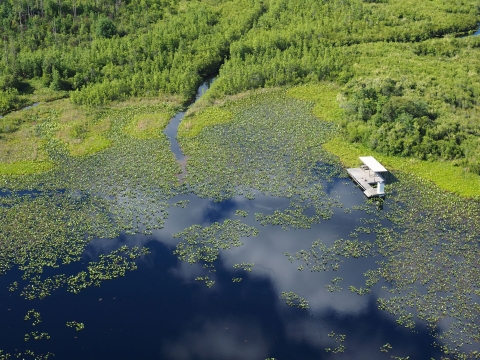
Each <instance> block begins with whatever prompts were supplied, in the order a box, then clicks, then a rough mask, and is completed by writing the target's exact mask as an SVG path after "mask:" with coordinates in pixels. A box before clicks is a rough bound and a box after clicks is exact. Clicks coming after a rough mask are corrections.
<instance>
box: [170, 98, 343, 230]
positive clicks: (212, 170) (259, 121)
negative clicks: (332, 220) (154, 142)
mask: <svg viewBox="0 0 480 360" xmlns="http://www.w3.org/2000/svg"><path fill="white" fill-rule="evenodd" d="M311 106H313V104H307V103H306V102H304V101H301V100H296V99H293V98H289V97H288V96H287V95H286V91H274V92H269V93H265V94H255V95H252V96H249V97H247V98H244V99H242V100H239V101H236V102H230V103H227V104H225V105H224V109H225V110H226V111H229V112H230V113H231V114H232V117H231V119H230V120H229V121H228V122H226V123H223V124H218V125H215V126H210V127H206V128H204V129H203V130H202V131H200V132H199V133H198V134H197V135H196V136H195V137H193V138H191V137H186V136H183V137H182V136H180V138H179V142H180V144H181V146H182V148H183V150H184V152H185V154H186V155H188V156H189V158H188V163H187V171H188V174H187V176H186V177H185V182H186V183H187V184H188V186H189V187H191V188H192V190H193V191H194V192H195V193H197V194H199V195H200V196H204V197H210V198H214V199H216V200H223V199H227V198H231V197H232V196H234V195H243V196H245V197H247V198H249V197H251V194H252V190H253V189H256V190H259V191H261V192H262V193H264V194H268V195H274V196H282V197H287V198H292V199H293V198H294V197H297V196H298V197H300V199H301V200H300V202H302V201H304V200H306V199H309V201H310V203H309V204H307V205H305V206H308V207H312V206H313V207H314V208H315V209H316V210H318V212H319V213H320V215H325V214H329V212H328V208H329V206H330V204H329V203H328V201H326V200H325V197H324V196H322V194H320V195H319V196H318V198H315V197H312V196H311V195H312V194H313V193H315V192H316V191H317V190H319V185H318V183H319V180H320V179H323V180H326V179H330V178H332V177H334V176H338V175H339V174H341V173H342V170H341V168H340V167H339V166H338V162H337V161H336V160H335V158H334V157H333V156H331V155H330V154H329V153H327V152H326V151H325V150H323V149H322V147H321V145H322V143H324V142H326V141H328V140H329V139H330V138H331V137H332V136H333V134H334V133H335V132H336V131H337V128H336V125H335V124H332V123H327V122H322V121H319V120H318V119H316V118H315V117H314V116H313V115H312V114H311V113H310V108H311ZM194 119H195V117H193V118H192V120H191V121H194ZM312 184H317V185H316V188H312ZM296 205H298V203H295V205H292V206H293V207H295V206H296ZM294 210H296V209H292V210H291V211H290V213H288V214H287V218H288V219H287V222H288V223H289V224H293V225H295V222H296V220H295V221H294V220H292V219H293V218H295V219H296V218H299V217H300V218H302V217H301V216H300V214H301V211H300V213H299V211H294ZM278 216H280V215H278ZM327 217H328V216H327ZM316 220H317V219H315V220H314V221H316ZM263 221H264V222H265V223H267V222H272V221H273V219H270V218H265V219H263ZM298 221H301V222H302V223H303V222H305V220H302V219H300V220H298ZM297 227H298V226H297Z"/></svg>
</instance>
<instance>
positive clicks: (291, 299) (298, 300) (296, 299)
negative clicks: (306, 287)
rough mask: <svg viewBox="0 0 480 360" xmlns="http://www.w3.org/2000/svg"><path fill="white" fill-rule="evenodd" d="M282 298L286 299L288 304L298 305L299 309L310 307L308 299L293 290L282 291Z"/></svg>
mask: <svg viewBox="0 0 480 360" xmlns="http://www.w3.org/2000/svg"><path fill="white" fill-rule="evenodd" d="M280 299H282V300H285V303H286V304H287V305H288V306H294V307H298V308H299V309H303V310H306V309H308V301H307V300H305V299H304V298H303V297H301V296H300V295H297V294H295V293H294V292H293V291H288V292H286V291H282V295H281V296H280Z"/></svg>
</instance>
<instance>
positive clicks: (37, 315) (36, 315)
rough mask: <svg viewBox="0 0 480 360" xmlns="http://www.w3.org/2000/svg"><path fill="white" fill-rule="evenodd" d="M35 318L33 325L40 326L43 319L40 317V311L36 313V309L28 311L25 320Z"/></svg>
mask: <svg viewBox="0 0 480 360" xmlns="http://www.w3.org/2000/svg"><path fill="white" fill-rule="evenodd" d="M32 317H33V323H32V325H33V326H35V325H38V324H40V323H41V322H42V318H41V316H40V313H39V312H38V311H35V310H34V309H32V310H28V312H27V315H25V317H24V320H25V321H27V320H30V319H31V318H32Z"/></svg>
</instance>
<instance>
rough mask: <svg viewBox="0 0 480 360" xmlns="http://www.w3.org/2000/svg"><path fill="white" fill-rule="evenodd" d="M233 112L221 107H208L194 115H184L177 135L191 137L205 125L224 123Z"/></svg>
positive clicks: (230, 117) (229, 118)
mask: <svg viewBox="0 0 480 360" xmlns="http://www.w3.org/2000/svg"><path fill="white" fill-rule="evenodd" d="M232 116H233V114H232V113H231V112H230V111H228V110H224V109H222V108H221V107H208V108H205V109H203V110H201V111H199V112H197V113H194V115H191V116H187V117H185V118H184V119H183V120H182V122H181V123H180V126H179V128H178V136H180V137H187V138H192V137H195V136H197V135H198V134H199V133H200V131H202V130H203V129H204V128H205V127H208V126H215V125H219V124H225V123H227V122H229V121H230V120H231V119H232Z"/></svg>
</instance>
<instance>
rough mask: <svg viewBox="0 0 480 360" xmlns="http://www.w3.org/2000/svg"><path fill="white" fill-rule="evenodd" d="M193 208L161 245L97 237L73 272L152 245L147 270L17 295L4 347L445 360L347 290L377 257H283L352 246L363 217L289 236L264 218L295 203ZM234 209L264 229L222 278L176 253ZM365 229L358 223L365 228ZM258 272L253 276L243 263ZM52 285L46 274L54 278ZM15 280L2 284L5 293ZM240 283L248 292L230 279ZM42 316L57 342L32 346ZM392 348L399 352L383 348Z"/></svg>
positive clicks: (2, 305) (143, 265) (421, 331)
mask: <svg viewBox="0 0 480 360" xmlns="http://www.w3.org/2000/svg"><path fill="white" fill-rule="evenodd" d="M326 185H327V186H329V188H328V191H329V193H330V194H335V195H336V196H339V197H340V199H341V200H343V201H344V206H354V205H361V204H362V203H363V201H364V199H363V194H362V192H361V191H360V189H356V188H354V187H353V185H351V184H349V183H348V180H347V181H346V179H338V180H335V181H334V182H333V183H328V184H326ZM173 200H175V201H178V200H189V201H190V203H189V204H188V205H187V206H186V207H185V208H181V207H172V208H170V209H169V219H168V220H167V221H166V223H165V227H164V228H163V229H162V230H158V231H156V232H155V233H154V234H153V235H149V236H146V235H135V236H126V235H121V236H119V237H117V238H115V239H95V240H93V241H92V242H91V243H90V244H89V245H88V246H87V248H86V250H85V252H84V254H83V256H82V260H81V262H80V263H78V264H75V263H73V264H71V265H67V266H65V267H66V269H67V270H66V272H67V274H68V273H75V272H77V271H79V270H80V269H81V266H82V265H83V266H84V264H85V263H87V262H89V261H95V260H98V257H99V255H100V254H106V253H109V252H110V251H112V250H115V249H117V248H119V247H120V246H122V245H128V246H146V247H148V248H149V249H150V251H151V253H150V254H148V255H146V256H144V257H142V258H140V259H139V260H138V261H137V264H138V269H137V270H136V271H131V272H128V273H127V274H126V276H125V277H120V278H117V279H114V280H111V281H106V282H103V283H102V284H101V286H100V287H89V288H88V289H86V290H84V291H82V292H80V293H79V294H77V295H75V294H72V293H69V292H66V291H65V290H64V289H59V290H57V291H55V292H53V293H52V295H51V296H48V297H46V298H45V299H42V300H38V299H35V300H31V301H29V300H24V299H23V298H20V297H19V296H18V292H17V293H9V292H7V291H3V292H2V296H1V298H0V312H1V313H2V319H3V320H2V323H3V324H4V326H2V327H1V330H0V337H1V339H2V341H1V344H2V348H3V349H5V350H7V349H8V351H11V352H15V351H22V350H24V349H25V348H28V349H31V350H33V351H35V353H43V354H46V353H48V352H52V353H54V354H55V358H56V359H106V358H108V359H266V358H268V357H274V358H276V359H328V358H340V359H347V358H350V359H351V358H355V359H372V358H378V359H381V358H384V359H389V358H391V355H392V354H395V355H397V356H410V358H411V359H430V358H431V357H435V358H439V357H438V355H439V351H438V348H435V347H433V346H431V344H432V342H433V341H432V338H431V336H430V334H429V332H428V331H427V330H426V329H425V328H422V326H419V327H417V328H416V329H415V332H413V331H412V330H410V329H406V328H402V327H400V326H399V325H398V324H396V322H395V319H394V318H393V317H392V316H389V315H388V314H386V313H383V312H381V311H379V310H378V309H377V304H376V300H377V294H376V293H375V292H372V293H370V294H367V295H362V296H360V295H358V294H355V293H352V292H350V291H349V290H348V285H354V286H357V287H360V286H361V285H362V284H363V283H364V282H365V280H364V277H363V273H364V272H365V271H367V270H368V269H369V268H371V267H372V266H374V264H373V262H374V260H373V259H371V258H366V259H355V260H353V261H350V262H348V263H345V264H342V265H341V266H340V268H339V270H338V271H335V272H333V271H327V272H310V271H309V270H304V271H299V270H298V269H297V268H298V264H295V263H290V262H289V261H288V259H287V258H286V256H285V255H284V253H285V252H291V253H294V252H296V251H299V250H301V249H308V248H309V247H310V245H311V243H312V242H313V241H314V240H316V239H318V238H321V239H322V240H323V241H324V242H325V243H326V244H329V243H333V241H334V240H335V239H339V238H348V235H349V232H350V231H352V229H353V227H354V226H355V224H356V221H357V220H358V218H359V217H360V215H361V216H364V214H360V213H355V212H353V213H348V212H347V213H346V212H345V211H344V210H343V209H337V210H336V211H335V214H334V215H333V216H332V218H331V219H329V220H325V221H322V222H321V223H320V224H317V225H314V226H313V227H312V228H311V229H302V230H288V231H284V230H282V228H281V227H280V226H259V225H258V222H256V221H255V220H254V217H253V214H254V213H255V212H267V213H268V212H273V210H282V209H284V208H286V207H287V206H288V204H289V201H288V200H287V199H282V198H275V197H271V196H265V195H261V194H256V197H255V199H254V200H247V199H245V198H243V197H238V198H233V199H230V200H226V201H223V202H214V201H212V200H208V199H201V198H198V197H196V196H195V195H182V196H180V197H179V198H178V199H173ZM236 210H244V211H247V212H248V214H249V215H248V216H247V217H246V218H245V219H244V220H243V221H244V222H246V223H247V224H248V225H251V226H256V227H258V228H259V230H260V232H259V235H258V236H256V237H251V238H245V239H242V242H243V243H244V244H243V245H242V246H240V247H238V248H232V249H229V250H225V251H223V252H221V255H220V259H219V260H218V262H217V265H216V272H215V273H213V274H212V273H208V272H207V271H206V270H205V269H204V268H202V266H201V265H200V264H193V265H190V264H188V263H187V262H184V261H180V260H178V259H177V257H176V256H175V255H174V254H173V251H174V250H175V246H176V244H177V243H178V239H175V238H173V236H172V235H173V234H174V233H176V232H179V231H181V230H183V229H184V228H186V227H188V226H190V225H193V224H200V225H202V226H208V225H210V224H212V223H214V222H222V221H224V220H226V219H238V216H236V215H235V212H236ZM357 225H358V224H357ZM242 262H243V263H253V264H254V265H253V267H252V271H251V272H246V271H243V270H239V269H234V268H233V265H235V264H240V263H242ZM206 274H209V276H210V278H211V279H213V280H214V281H215V284H214V285H213V286H212V287H210V288H208V287H207V286H205V284H204V283H203V282H198V281H194V279H195V278H196V277H198V276H205V275H206ZM44 275H45V276H48V275H49V273H48V270H47V271H46V272H45V274H44ZM15 276H18V274H16V272H15V271H12V272H11V273H9V274H7V275H5V276H2V277H0V288H2V289H6V288H7V287H8V286H9V285H10V283H11V282H12V279H14V278H15ZM235 277H237V278H241V279H242V281H240V282H238V283H234V282H232V278H235ZM334 277H342V278H343V280H342V281H341V283H340V286H341V287H342V288H343V289H342V291H338V292H328V291H327V290H326V289H325V285H327V284H331V280H332V279H333V278H334ZM289 291H293V292H295V293H296V294H299V295H301V296H302V297H303V298H305V299H306V300H307V301H308V302H309V308H308V309H299V308H296V307H291V306H288V305H286V303H285V301H284V300H282V299H281V298H280V296H281V293H282V292H289ZM32 308H34V309H35V310H36V311H38V312H39V313H40V314H41V315H42V320H43V321H42V323H41V324H39V325H38V329H35V330H40V331H46V332H48V333H49V335H50V336H51V338H50V339H48V340H38V341H35V342H33V341H32V340H29V343H26V342H25V341H24V340H23V334H25V333H28V332H29V331H30V330H31V324H30V323H28V322H26V321H23V317H24V316H25V314H26V313H27V311H28V310H29V309H32ZM68 319H70V320H73V319H75V320H76V321H81V322H82V323H84V324H85V329H83V330H81V331H78V332H77V331H75V330H74V329H70V328H66V327H65V321H66V320H68ZM332 332H334V333H335V334H342V335H345V340H344V341H342V342H341V343H342V344H343V345H344V346H345V351H344V352H343V353H331V352H330V353H329V352H326V351H325V349H326V348H332V349H334V348H337V347H338V346H339V345H340V343H339V342H335V339H334V337H329V336H328V334H331V333H332ZM386 343H389V344H391V346H392V348H393V349H392V350H391V351H390V352H389V353H382V352H380V348H381V347H382V346H383V345H384V344H386Z"/></svg>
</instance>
